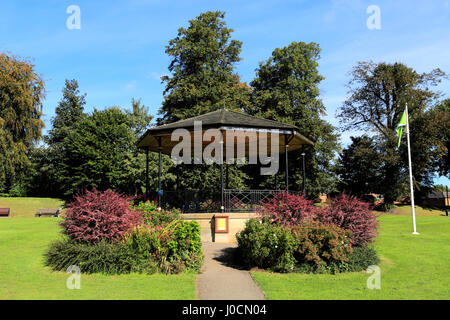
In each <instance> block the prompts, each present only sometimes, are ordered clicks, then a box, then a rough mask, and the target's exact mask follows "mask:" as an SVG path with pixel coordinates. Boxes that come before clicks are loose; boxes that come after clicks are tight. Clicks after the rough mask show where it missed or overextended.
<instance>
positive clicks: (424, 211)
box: [392, 205, 445, 217]
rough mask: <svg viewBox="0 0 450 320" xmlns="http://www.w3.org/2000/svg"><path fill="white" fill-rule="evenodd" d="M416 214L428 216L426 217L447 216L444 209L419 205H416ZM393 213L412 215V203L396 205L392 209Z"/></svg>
mask: <svg viewBox="0 0 450 320" xmlns="http://www.w3.org/2000/svg"><path fill="white" fill-rule="evenodd" d="M414 208H415V212H416V216H426V217H439V216H445V212H444V211H443V210H436V209H429V208H422V207H419V206H414ZM392 214H396V215H400V216H411V205H399V206H395V207H394V208H393V209H392Z"/></svg>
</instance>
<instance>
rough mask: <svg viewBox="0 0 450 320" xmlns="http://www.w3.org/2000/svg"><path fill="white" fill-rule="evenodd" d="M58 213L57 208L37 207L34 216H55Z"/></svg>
mask: <svg viewBox="0 0 450 320" xmlns="http://www.w3.org/2000/svg"><path fill="white" fill-rule="evenodd" d="M58 215H59V209H38V210H37V211H36V214H35V215H34V216H35V217H37V218H39V217H57V216H58Z"/></svg>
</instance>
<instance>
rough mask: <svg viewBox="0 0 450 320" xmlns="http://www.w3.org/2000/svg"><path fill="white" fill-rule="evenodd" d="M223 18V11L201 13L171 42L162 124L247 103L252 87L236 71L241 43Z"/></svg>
mask: <svg viewBox="0 0 450 320" xmlns="http://www.w3.org/2000/svg"><path fill="white" fill-rule="evenodd" d="M224 17H225V13H224V12H220V11H216V12H211V11H208V12H205V13H202V14H200V15H199V16H198V17H197V18H196V19H193V20H190V21H189V27H188V28H180V29H178V35H177V37H175V38H174V39H172V40H170V41H169V45H168V46H167V47H166V53H167V54H168V55H169V56H170V57H171V58H172V60H171V62H170V65H169V71H170V72H171V75H170V76H163V77H162V78H161V79H162V81H163V82H164V83H165V84H166V88H165V90H164V101H163V103H162V107H161V109H160V111H159V113H160V114H161V118H159V119H158V123H159V124H163V123H170V122H174V121H178V120H182V119H186V118H190V117H194V116H197V115H199V114H203V113H207V112H210V111H215V110H218V109H220V108H229V109H237V110H240V109H241V108H243V107H244V106H248V104H249V98H250V95H249V94H250V88H249V87H248V86H247V85H246V84H245V83H241V82H240V78H239V76H238V75H237V74H236V73H234V67H235V63H236V62H238V61H240V60H241V58H240V57H239V54H240V52H241V46H242V43H241V42H240V41H237V40H233V39H231V33H232V32H233V29H230V28H227V26H226V23H225V21H224Z"/></svg>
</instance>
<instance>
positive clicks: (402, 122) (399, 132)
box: [397, 109, 406, 149]
mask: <svg viewBox="0 0 450 320" xmlns="http://www.w3.org/2000/svg"><path fill="white" fill-rule="evenodd" d="M404 126H406V109H405V111H403V114H402V117H401V118H400V122H399V123H398V125H397V136H398V143H397V149H398V148H399V147H400V142H401V141H402V133H403V127H404Z"/></svg>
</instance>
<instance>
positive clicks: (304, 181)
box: [302, 146, 306, 195]
mask: <svg viewBox="0 0 450 320" xmlns="http://www.w3.org/2000/svg"><path fill="white" fill-rule="evenodd" d="M302 162H303V170H302V173H303V194H304V195H305V194H306V169H305V147H304V146H302Z"/></svg>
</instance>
